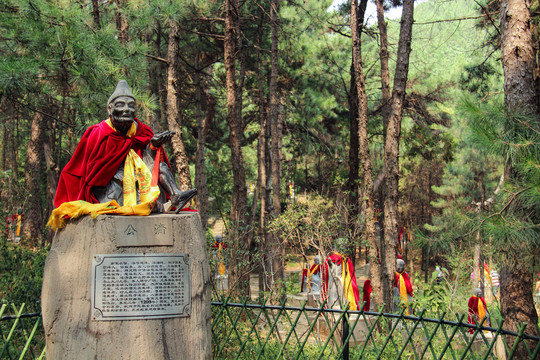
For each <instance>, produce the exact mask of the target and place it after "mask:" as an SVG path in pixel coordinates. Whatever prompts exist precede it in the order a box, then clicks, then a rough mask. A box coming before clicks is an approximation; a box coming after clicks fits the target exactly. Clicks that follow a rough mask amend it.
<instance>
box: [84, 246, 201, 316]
mask: <svg viewBox="0 0 540 360" xmlns="http://www.w3.org/2000/svg"><path fill="white" fill-rule="evenodd" d="M91 297H92V299H91V303H92V310H91V317H92V319H93V320H132V319H162V318H170V317H181V316H189V314H190V312H191V310H190V308H191V279H190V269H189V255H188V254H99V255H94V256H93V258H92V294H91Z"/></svg>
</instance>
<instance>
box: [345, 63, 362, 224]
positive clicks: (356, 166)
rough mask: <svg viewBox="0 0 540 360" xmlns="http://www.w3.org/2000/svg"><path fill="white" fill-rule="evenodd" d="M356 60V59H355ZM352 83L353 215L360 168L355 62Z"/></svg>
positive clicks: (351, 203)
mask: <svg viewBox="0 0 540 360" xmlns="http://www.w3.org/2000/svg"><path fill="white" fill-rule="evenodd" d="M353 61H354V59H353ZM350 72H351V83H350V90H349V178H348V179H347V189H348V190H349V205H350V206H352V214H351V216H352V217H355V216H357V215H358V204H355V203H356V202H358V184H357V181H358V170H359V169H360V158H359V157H358V154H359V145H358V90H357V87H356V73H355V71H354V62H352V63H351V71H350Z"/></svg>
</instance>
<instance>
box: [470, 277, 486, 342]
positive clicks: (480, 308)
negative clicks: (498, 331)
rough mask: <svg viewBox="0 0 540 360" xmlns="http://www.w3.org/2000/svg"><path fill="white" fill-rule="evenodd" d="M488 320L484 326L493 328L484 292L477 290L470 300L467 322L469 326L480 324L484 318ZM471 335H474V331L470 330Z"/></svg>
mask: <svg viewBox="0 0 540 360" xmlns="http://www.w3.org/2000/svg"><path fill="white" fill-rule="evenodd" d="M485 317H487V318H486V320H485V321H484V324H483V326H491V319H490V315H489V311H488V308H487V305H486V300H485V299H484V298H483V297H482V290H480V288H475V289H474V290H473V296H471V297H470V298H469V311H468V317H467V320H468V322H469V324H473V325H474V324H480V323H481V322H482V319H483V318H485ZM469 333H470V334H472V333H474V329H472V328H470V329H469Z"/></svg>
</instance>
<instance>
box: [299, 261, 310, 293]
mask: <svg viewBox="0 0 540 360" xmlns="http://www.w3.org/2000/svg"><path fill="white" fill-rule="evenodd" d="M308 273H309V263H306V265H305V266H304V268H303V269H302V282H301V285H300V292H303V293H306V292H308V286H309V280H308Z"/></svg>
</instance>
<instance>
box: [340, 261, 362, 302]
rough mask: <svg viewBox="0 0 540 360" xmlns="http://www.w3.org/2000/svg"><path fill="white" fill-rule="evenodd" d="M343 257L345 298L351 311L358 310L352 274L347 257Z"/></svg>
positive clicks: (342, 273)
mask: <svg viewBox="0 0 540 360" xmlns="http://www.w3.org/2000/svg"><path fill="white" fill-rule="evenodd" d="M339 255H340V256H341V278H342V279H343V292H344V295H345V298H346V299H347V300H348V301H349V309H350V310H358V309H357V308H356V298H355V297H354V290H353V286H352V278H351V273H350V271H349V269H348V266H347V257H346V256H343V255H341V254H339Z"/></svg>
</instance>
